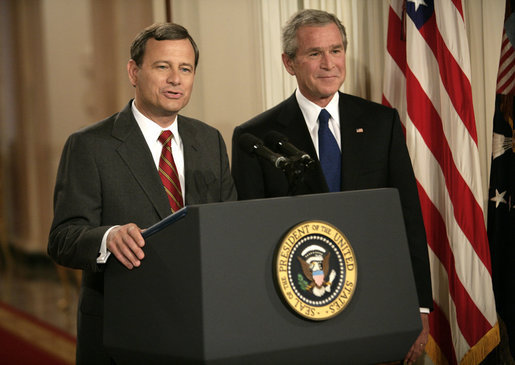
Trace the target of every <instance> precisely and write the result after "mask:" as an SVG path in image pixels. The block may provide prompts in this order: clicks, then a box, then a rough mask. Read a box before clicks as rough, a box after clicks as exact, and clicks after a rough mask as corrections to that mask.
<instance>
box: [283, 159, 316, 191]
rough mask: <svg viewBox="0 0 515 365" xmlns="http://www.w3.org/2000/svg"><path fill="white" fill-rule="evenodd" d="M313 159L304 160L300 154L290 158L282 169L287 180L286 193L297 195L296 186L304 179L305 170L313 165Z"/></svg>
mask: <svg viewBox="0 0 515 365" xmlns="http://www.w3.org/2000/svg"><path fill="white" fill-rule="evenodd" d="M313 165H314V164H313V160H306V159H304V158H303V157H302V156H299V157H297V158H295V159H291V163H289V164H288V165H287V166H285V168H284V169H283V172H284V174H285V175H286V178H287V180H288V195H289V196H294V195H297V189H298V186H299V185H300V184H301V183H302V182H303V181H304V175H305V173H306V171H307V170H308V169H310V168H312V166H313Z"/></svg>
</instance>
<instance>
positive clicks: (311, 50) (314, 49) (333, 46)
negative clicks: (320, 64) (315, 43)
mask: <svg viewBox="0 0 515 365" xmlns="http://www.w3.org/2000/svg"><path fill="white" fill-rule="evenodd" d="M343 48H344V47H343V44H341V43H339V44H333V45H330V46H329V47H327V49H343ZM323 50H324V48H322V47H312V48H308V49H307V50H306V52H308V53H309V52H320V51H323Z"/></svg>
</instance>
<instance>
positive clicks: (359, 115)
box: [232, 93, 433, 308]
mask: <svg viewBox="0 0 515 365" xmlns="http://www.w3.org/2000/svg"><path fill="white" fill-rule="evenodd" d="M339 109H340V130H341V146H342V178H341V190H342V191H346V190H361V189H373V188H383V187H394V188H397V189H398V190H399V193H400V198H401V204H402V209H403V215H404V221H405V224H406V231H407V236H408V241H409V245H410V254H411V259H412V264H413V270H414V274H415V281H416V285H417V291H418V298H419V303H420V306H421V307H426V308H432V307H433V301H432V293H431V277H430V273H429V259H428V254H427V243H426V235H425V229H424V223H423V220H422V214H421V210H420V202H419V199H418V192H417V186H416V180H415V176H414V174H413V168H412V166H411V160H410V157H409V155H408V151H407V148H406V143H405V139H404V134H403V131H402V127H401V123H400V120H399V115H398V113H397V111H396V110H394V109H391V108H387V107H385V106H383V105H380V104H377V103H373V102H370V101H367V100H364V99H361V98H358V97H355V96H351V95H347V94H343V93H340V101H339ZM271 130H275V131H277V132H279V133H281V134H283V135H285V136H287V137H288V139H289V141H290V142H291V143H292V144H294V145H295V146H296V147H297V148H299V149H300V150H302V151H304V152H306V153H308V154H309V155H310V156H311V157H313V158H314V159H316V162H315V167H314V169H312V170H309V171H308V173H307V174H306V175H305V178H304V181H303V183H301V184H299V185H298V186H297V189H296V195H297V194H314V193H324V192H328V187H327V183H326V181H325V178H324V175H323V172H322V169H321V167H320V163H319V161H318V159H317V158H316V157H317V153H316V150H315V146H314V145H313V142H312V139H311V136H310V134H309V131H308V128H307V127H306V123H305V121H304V117H303V115H302V112H301V110H300V107H299V105H298V103H297V99H296V98H295V94H293V95H292V96H291V97H290V98H288V99H287V100H285V101H283V102H282V103H280V104H279V105H277V106H275V107H274V108H272V109H270V110H267V111H265V112H264V113H262V114H260V115H258V116H256V117H255V118H253V119H251V120H249V121H248V122H246V123H244V124H242V125H241V126H239V127H236V128H235V130H234V134H233V140H232V173H233V177H234V182H235V184H236V188H237V190H238V197H239V199H255V198H267V197H277V196H285V195H287V194H288V192H289V186H288V180H287V178H286V177H285V175H284V173H283V172H282V171H281V170H279V169H277V168H275V167H274V166H273V165H272V164H270V163H269V162H268V161H263V160H260V159H258V158H257V157H256V156H255V155H251V154H249V153H248V152H247V151H244V150H243V149H242V147H241V146H240V145H239V137H240V136H241V135H242V134H243V133H251V134H253V135H255V136H256V137H258V138H261V139H265V136H266V135H267V133H268V132H270V131H271Z"/></svg>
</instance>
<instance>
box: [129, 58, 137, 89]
mask: <svg viewBox="0 0 515 365" xmlns="http://www.w3.org/2000/svg"><path fill="white" fill-rule="evenodd" d="M138 72H139V67H138V65H137V64H136V62H135V61H134V60H133V59H132V58H131V59H130V60H129V62H128V63H127V74H128V75H129V80H130V82H131V84H132V86H134V87H136V83H137V81H138Z"/></svg>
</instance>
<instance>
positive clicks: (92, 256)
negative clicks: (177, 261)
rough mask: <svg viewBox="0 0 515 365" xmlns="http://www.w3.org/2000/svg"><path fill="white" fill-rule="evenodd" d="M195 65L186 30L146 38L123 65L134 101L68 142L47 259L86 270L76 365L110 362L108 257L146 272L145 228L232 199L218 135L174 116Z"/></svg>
mask: <svg viewBox="0 0 515 365" xmlns="http://www.w3.org/2000/svg"><path fill="white" fill-rule="evenodd" d="M197 63H198V49H197V46H196V44H195V42H194V41H193V39H192V38H191V37H190V35H189V34H188V31H187V30H186V29H185V28H183V27H182V26H180V25H177V24H170V23H165V24H156V25H153V26H150V27H148V28H147V29H145V30H143V31H142V32H141V33H140V34H139V35H138V36H137V37H136V38H135V40H134V42H133V44H132V46H131V59H130V61H129V63H128V65H127V71H128V75H129V79H130V82H131V84H132V85H133V86H134V88H135V98H134V100H132V101H130V102H129V104H128V105H127V106H126V107H125V108H124V109H123V110H122V111H121V112H119V113H116V114H114V115H113V116H111V117H109V118H107V119H105V120H103V121H101V122H99V123H97V124H95V125H92V126H91V127H88V128H86V129H83V130H81V131H79V132H77V133H74V134H73V135H71V136H70V137H69V139H68V141H67V142H66V145H65V147H64V151H63V155H62V158H61V162H60V165H59V170H58V174H57V181H56V187H55V196H54V220H53V223H52V227H51V231H50V237H49V242H48V253H49V254H50V256H51V257H52V258H53V259H54V260H55V261H57V262H58V263H59V264H61V265H64V266H68V267H72V268H77V269H82V270H83V281H82V287H81V292H80V299H79V309H78V328H77V363H78V364H109V363H111V360H110V358H109V355H108V354H107V353H106V351H105V349H104V347H103V342H102V326H103V263H105V261H106V260H107V258H108V257H109V256H114V257H111V258H109V260H119V261H120V262H121V263H122V264H123V265H125V266H126V267H127V268H128V269H133V268H137V267H138V266H140V265H144V256H145V255H144V246H145V241H144V239H143V238H142V236H141V232H142V229H144V228H146V227H149V226H150V225H152V224H154V223H156V222H158V221H159V220H161V219H163V218H165V217H166V216H168V215H169V214H170V213H171V212H172V211H174V210H176V209H179V208H180V207H181V206H183V205H184V204H201V203H210V202H221V201H227V200H235V199H236V190H235V188H234V184H233V180H232V177H231V174H230V170H229V163H228V157H227V152H226V148H225V144H224V141H223V139H222V136H221V135H220V133H219V132H218V131H217V130H216V129H214V128H212V127H210V126H208V125H207V124H204V123H202V122H200V121H198V120H194V119H191V118H187V117H184V116H181V115H178V113H179V111H180V110H181V109H182V108H183V107H184V106H185V105H186V104H187V103H188V101H189V98H190V95H191V91H192V87H193V80H194V76H195V70H196V67H197ZM162 131H171V132H172V135H171V138H170V137H169V138H168V139H167V140H166V141H164V143H165V147H163V145H162V144H161V142H160V141H159V139H160V135H161V133H162ZM166 133H168V132H166ZM165 149H166V150H168V151H171V152H172V155H171V156H169V157H167V162H163V161H164V160H162V156H161V154H162V153H163V155H164V154H165V153H166V151H165ZM169 160H171V161H172V162H173V165H174V166H173V170H170V171H169V172H167V175H169V176H168V177H165V179H166V178H168V179H169V181H173V182H174V184H175V185H174V186H173V187H167V189H168V190H167V189H165V188H164V187H165V186H168V185H167V184H168V182H167V181H164V180H162V178H163V177H162V175H163V174H164V172H165V170H166V169H167V168H166V167H163V166H162V165H161V163H168V164H169V165H172V164H171V163H170V161H169ZM158 171H159V172H158ZM171 175H174V177H173V178H171V177H170V176H171ZM163 181H164V182H163ZM171 190H174V191H171ZM181 244H187V242H183V243H181ZM120 305H123V303H120Z"/></svg>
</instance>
